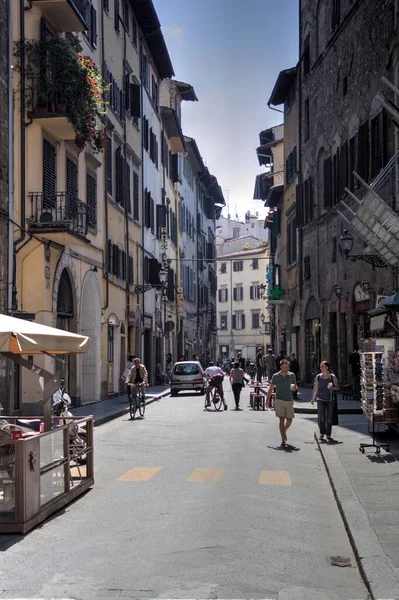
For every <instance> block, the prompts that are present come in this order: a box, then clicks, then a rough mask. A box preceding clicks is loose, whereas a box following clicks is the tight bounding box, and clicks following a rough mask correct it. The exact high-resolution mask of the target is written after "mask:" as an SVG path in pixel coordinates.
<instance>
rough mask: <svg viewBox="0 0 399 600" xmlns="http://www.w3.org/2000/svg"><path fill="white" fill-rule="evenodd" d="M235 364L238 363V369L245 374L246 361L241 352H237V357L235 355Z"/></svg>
mask: <svg viewBox="0 0 399 600" xmlns="http://www.w3.org/2000/svg"><path fill="white" fill-rule="evenodd" d="M237 362H238V365H239V367H240V369H242V370H243V371H244V373H245V366H246V360H245V358H244V357H243V356H242V354H241V352H239V353H238V355H237Z"/></svg>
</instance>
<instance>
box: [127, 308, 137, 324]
mask: <svg viewBox="0 0 399 600" xmlns="http://www.w3.org/2000/svg"><path fill="white" fill-rule="evenodd" d="M127 322H128V325H129V327H135V326H136V313H134V312H130V313H129V318H128V321H127Z"/></svg>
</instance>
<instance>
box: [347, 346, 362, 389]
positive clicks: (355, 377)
mask: <svg viewBox="0 0 399 600" xmlns="http://www.w3.org/2000/svg"><path fill="white" fill-rule="evenodd" d="M348 362H349V364H350V366H351V369H352V389H353V395H354V397H355V398H356V399H357V400H360V374H361V371H362V370H361V367H360V354H359V346H355V347H354V348H353V352H352V353H351V354H350V355H349V361H348Z"/></svg>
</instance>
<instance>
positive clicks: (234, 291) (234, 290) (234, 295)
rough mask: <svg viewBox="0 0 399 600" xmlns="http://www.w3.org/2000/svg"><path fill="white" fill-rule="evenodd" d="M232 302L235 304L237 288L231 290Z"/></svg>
mask: <svg viewBox="0 0 399 600" xmlns="http://www.w3.org/2000/svg"><path fill="white" fill-rule="evenodd" d="M233 300H234V301H235V302H237V288H233Z"/></svg>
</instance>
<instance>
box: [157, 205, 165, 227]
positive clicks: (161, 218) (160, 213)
mask: <svg viewBox="0 0 399 600" xmlns="http://www.w3.org/2000/svg"><path fill="white" fill-rule="evenodd" d="M160 227H166V206H165V205H164V204H157V233H159V229H160Z"/></svg>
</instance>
